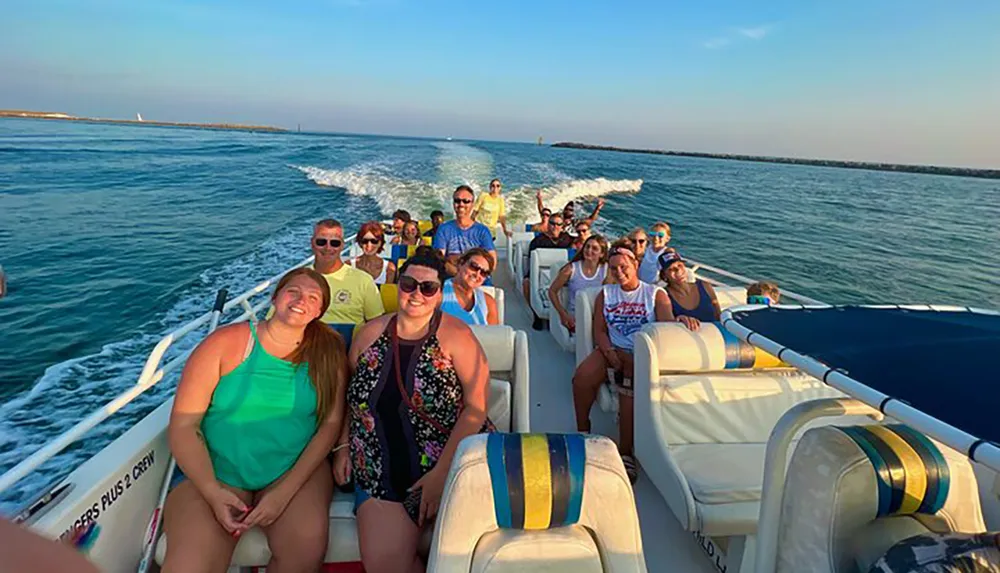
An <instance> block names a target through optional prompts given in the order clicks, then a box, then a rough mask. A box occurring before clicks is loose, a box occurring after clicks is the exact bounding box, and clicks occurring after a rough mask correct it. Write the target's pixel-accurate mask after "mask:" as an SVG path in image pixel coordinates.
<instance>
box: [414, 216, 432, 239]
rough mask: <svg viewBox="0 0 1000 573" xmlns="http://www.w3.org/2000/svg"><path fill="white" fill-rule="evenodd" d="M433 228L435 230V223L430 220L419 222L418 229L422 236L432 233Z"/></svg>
mask: <svg viewBox="0 0 1000 573" xmlns="http://www.w3.org/2000/svg"><path fill="white" fill-rule="evenodd" d="M433 228H434V223H432V222H431V221H430V219H418V220H417V229H420V236H423V235H424V233H426V232H427V231H430V230H431V229H433Z"/></svg>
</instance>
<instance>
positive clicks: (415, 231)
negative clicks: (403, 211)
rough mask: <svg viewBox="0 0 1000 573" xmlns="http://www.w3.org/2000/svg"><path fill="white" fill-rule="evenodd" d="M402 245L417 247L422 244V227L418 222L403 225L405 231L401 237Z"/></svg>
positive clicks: (408, 222) (400, 242)
mask: <svg viewBox="0 0 1000 573" xmlns="http://www.w3.org/2000/svg"><path fill="white" fill-rule="evenodd" d="M398 244H400V245H408V246H411V247H415V246H417V245H419V244H420V225H418V224H417V222H416V221H407V222H405V223H403V231H402V233H400V235H399V243H398Z"/></svg>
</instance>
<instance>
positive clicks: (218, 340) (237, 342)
mask: <svg viewBox="0 0 1000 573" xmlns="http://www.w3.org/2000/svg"><path fill="white" fill-rule="evenodd" d="M249 336H250V323H249V322H238V323H236V324H227V325H226V326H220V327H219V328H218V329H216V331H215V332H213V333H211V334H209V335H208V336H206V337H205V339H204V340H202V341H201V343H200V344H199V345H198V349H199V350H201V351H202V352H208V353H211V354H224V353H226V352H227V351H231V350H233V349H242V348H244V347H246V344H247V337H249ZM202 349H203V350H202Z"/></svg>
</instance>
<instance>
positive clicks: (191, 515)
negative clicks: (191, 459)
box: [161, 480, 251, 573]
mask: <svg viewBox="0 0 1000 573" xmlns="http://www.w3.org/2000/svg"><path fill="white" fill-rule="evenodd" d="M230 489H231V490H232V491H233V492H235V493H236V495H238V496H240V499H242V500H243V502H244V503H250V499H251V496H250V494H249V493H247V492H245V491H242V490H238V489H235V488H230ZM163 523H164V532H165V533H166V535H167V556H166V558H165V559H164V560H163V567H162V568H161V571H163V573H172V572H174V571H176V572H178V573H200V572H205V573H209V572H214V571H218V572H225V571H226V570H227V569H228V568H229V560H230V559H231V558H232V555H233V549H235V548H236V541H237V540H236V539H235V538H233V537H232V536H231V535H230V534H229V532H227V531H226V530H225V529H223V528H222V526H221V525H219V522H218V521H217V520H216V519H215V513H214V512H212V507H211V506H210V505H208V502H207V501H205V498H203V497H202V496H201V493H200V492H199V491H198V488H196V487H194V484H193V483H191V481H190V480H186V481H183V482H181V483H180V484H178V485H177V487H176V488H174V490H173V491H171V492H170V495H168V496H167V503H166V506H165V507H164V513H163Z"/></svg>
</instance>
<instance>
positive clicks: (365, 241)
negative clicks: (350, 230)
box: [358, 237, 382, 245]
mask: <svg viewBox="0 0 1000 573" xmlns="http://www.w3.org/2000/svg"><path fill="white" fill-rule="evenodd" d="M381 242H382V239H374V238H372V239H369V238H367V237H366V238H364V239H361V240H359V241H358V243H359V244H361V245H377V244H379V243H381Z"/></svg>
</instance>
